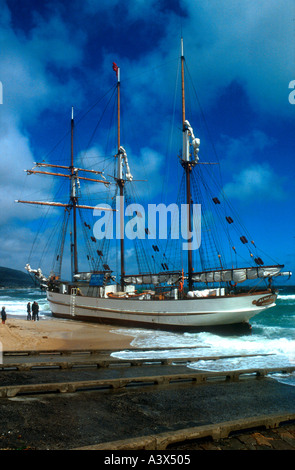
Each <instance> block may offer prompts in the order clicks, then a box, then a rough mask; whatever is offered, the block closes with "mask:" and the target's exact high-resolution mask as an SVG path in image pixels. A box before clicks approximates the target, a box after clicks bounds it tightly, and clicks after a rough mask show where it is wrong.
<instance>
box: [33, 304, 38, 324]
mask: <svg viewBox="0 0 295 470" xmlns="http://www.w3.org/2000/svg"><path fill="white" fill-rule="evenodd" d="M32 314H33V320H34V321H36V319H37V320H39V305H38V304H37V302H36V301H35V302H34V303H33V305H32Z"/></svg>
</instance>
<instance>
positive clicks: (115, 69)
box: [113, 62, 119, 76]
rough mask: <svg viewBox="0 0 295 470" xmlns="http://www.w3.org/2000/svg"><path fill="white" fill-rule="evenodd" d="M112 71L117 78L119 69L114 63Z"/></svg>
mask: <svg viewBox="0 0 295 470" xmlns="http://www.w3.org/2000/svg"><path fill="white" fill-rule="evenodd" d="M113 70H114V71H115V72H116V75H117V76H118V70H119V67H118V65H117V64H115V62H113Z"/></svg>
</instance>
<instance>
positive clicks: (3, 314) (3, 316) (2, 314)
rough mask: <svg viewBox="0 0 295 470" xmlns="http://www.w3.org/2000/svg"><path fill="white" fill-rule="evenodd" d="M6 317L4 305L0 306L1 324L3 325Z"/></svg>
mask: <svg viewBox="0 0 295 470" xmlns="http://www.w3.org/2000/svg"><path fill="white" fill-rule="evenodd" d="M6 318H7V315H6V311H5V307H2V310H1V319H2V324H3V325H5V321H6Z"/></svg>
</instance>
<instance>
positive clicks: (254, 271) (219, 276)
mask: <svg viewBox="0 0 295 470" xmlns="http://www.w3.org/2000/svg"><path fill="white" fill-rule="evenodd" d="M283 267H284V265H276V266H263V267H251V268H239V269H223V270H216V271H208V272H200V273H194V274H193V276H192V278H193V281H194V282H234V283H236V282H237V283H238V282H244V281H246V280H251V279H257V278H268V277H274V276H279V275H290V273H289V272H288V273H281V270H282V268H283Z"/></svg>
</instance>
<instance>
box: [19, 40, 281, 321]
mask: <svg viewBox="0 0 295 470" xmlns="http://www.w3.org/2000/svg"><path fill="white" fill-rule="evenodd" d="M180 64H181V103H182V119H181V127H182V129H181V131H182V153H181V156H180V157H179V160H180V164H181V167H182V169H183V170H182V171H183V179H184V186H185V190H184V200H185V203H186V207H187V217H186V224H187V227H186V228H187V233H188V234H192V233H193V223H194V215H193V204H194V202H195V201H197V202H198V203H199V204H203V199H202V196H201V191H200V187H201V185H202V184H203V183H202V182H203V178H202V173H201V172H202V170H203V169H204V166H203V167H202V165H206V162H202V160H201V159H200V158H199V148H200V140H199V138H196V137H195V135H194V131H193V128H192V126H191V125H190V122H189V121H188V120H187V116H186V109H185V105H186V103H185V80H184V74H185V58H184V52H183V41H181V56H180ZM113 69H114V70H115V71H116V75H117V83H116V91H117V93H116V95H117V138H118V142H117V153H116V155H115V161H116V175H115V176H114V180H113V181H106V179H105V177H103V176H102V173H101V172H99V171H96V170H87V169H83V168H77V167H76V166H75V161H74V148H73V134H74V116H73V113H72V117H71V163H70V165H69V166H66V165H53V164H47V163H45V162H44V161H43V162H42V163H36V166H35V167H34V168H33V169H32V170H28V172H29V173H30V174H36V173H37V174H49V175H54V176H58V177H63V178H64V177H66V178H68V179H69V180H70V197H69V201H68V203H58V202H38V201H25V200H18V201H17V202H20V203H29V204H32V203H33V204H41V205H42V204H43V205H51V206H55V207H64V211H65V214H66V215H67V217H70V216H71V217H72V236H71V254H72V279H71V280H69V281H63V280H62V279H61V277H60V270H61V263H62V254H63V249H64V240H65V238H64V235H63V236H62V241H61V243H60V253H59V254H58V258H57V259H59V268H58V269H57V270H56V272H51V273H50V275H49V276H45V275H43V273H42V271H41V269H40V268H38V269H32V268H31V266H30V265H29V264H27V266H26V269H27V270H28V272H29V273H31V274H32V275H33V276H34V277H35V278H36V279H38V281H39V282H40V284H41V286H43V287H44V288H45V289H46V292H47V299H48V302H49V306H50V309H51V312H52V315H53V316H55V317H61V318H67V319H73V320H82V321H94V322H100V323H106V324H120V325H125V326H139V327H147V328H150V327H152V328H159V329H161V328H164V329H172V328H176V329H178V328H184V329H190V328H200V327H201V328H207V327H214V326H220V325H233V324H241V323H242V324H243V323H246V324H247V323H248V322H249V320H250V319H251V318H252V317H254V316H255V315H257V314H259V313H260V312H263V311H265V310H266V309H268V308H270V307H273V306H275V303H276V298H277V293H278V291H277V290H276V289H275V288H274V287H273V286H272V281H273V279H275V278H277V277H278V276H281V275H290V273H285V272H282V268H283V267H284V266H283V265H280V264H270V265H265V264H264V261H263V260H262V258H261V255H259V252H258V251H257V248H256V245H255V243H254V241H253V240H248V238H247V236H246V235H245V234H242V235H241V236H240V237H239V238H240V239H239V241H240V243H241V246H243V247H246V248H247V250H248V255H249V263H247V264H246V263H245V264H244V265H242V266H238V265H234V263H233V262H232V264H231V266H230V267H229V266H228V265H227V264H226V262H225V261H224V259H223V257H222V255H221V252H222V249H221V248H220V247H218V246H217V244H216V243H215V242H214V243H213V242H212V243H211V245H210V246H213V245H214V248H216V258H215V261H214V262H211V264H209V265H208V266H206V265H205V263H204V261H203V258H202V260H201V262H200V264H199V267H198V266H195V265H194V263H195V262H194V252H193V250H192V249H187V250H185V251H184V252H183V253H182V257H181V261H182V265H180V266H178V267H175V263H174V262H173V261H175V259H174V255H175V253H174V252H172V254H171V256H170V258H169V259H170V261H171V260H172V262H171V266H174V269H173V270H172V269H171V268H170V266H169V261H168V250H166V249H163V251H162V253H161V252H160V251H161V250H160V249H159V244H156V242H153V243H154V244H152V250H153V255H152V256H151V258H152V260H153V263H152V266H151V267H150V270H149V271H145V272H143V271H142V269H141V270H140V271H139V272H138V273H136V274H129V273H127V272H126V266H125V264H126V263H125V261H126V259H125V236H124V233H125V226H124V224H125V221H124V196H125V195H126V188H127V186H128V185H129V184H134V181H132V180H133V177H132V175H131V171H130V168H129V164H128V159H127V153H126V151H125V149H124V147H123V146H122V145H121V136H120V125H121V123H120V115H121V110H120V85H121V81H120V68H119V67H118V66H117V65H116V64H115V63H113ZM44 167H47V168H48V167H49V168H54V169H59V170H60V171H62V173H54V172H53V170H52V171H51V172H50V171H44ZM36 168H37V169H36ZM207 168H208V167H207ZM84 172H90V173H92V174H91V175H90V176H92V177H89V175H87V176H81V173H82V175H83V174H85V173H84ZM198 178H199V180H198ZM81 180H86V181H92V183H93V182H94V183H95V184H103V185H106V186H109V185H114V186H115V188H116V191H117V192H116V194H117V196H118V195H119V196H120V197H119V199H118V200H119V207H118V208H117V211H118V212H119V218H118V219H117V220H118V221H119V222H118V228H119V232H120V237H119V239H120V247H119V252H120V273H119V274H120V276H119V278H117V277H115V276H114V270H113V269H112V266H111V267H110V266H109V265H111V263H112V259H106V253H105V252H104V251H103V250H104V249H103V248H101V246H99V245H98V244H97V245H96V246H97V247H99V249H97V250H96V256H97V259H98V262H97V263H96V269H92V270H89V271H87V272H84V271H83V272H80V271H79V268H78V236H77V211H78V210H79V212H80V210H94V209H99V207H98V206H94V205H83V204H81V203H80V202H79V201H80V199H79V197H80V187H79V185H80V181H81ZM131 182H132V183H131ZM203 186H204V187H205V189H207V186H206V185H204V184H203ZM194 188H197V195H196V196H193V189H194ZM193 197H196V199H195V200H193ZM210 201H211V205H212V207H213V208H215V209H217V210H218V209H220V208H221V207H222V200H221V197H220V195H219V194H218V195H216V194H215V195H214V194H213V197H212V195H211V199H210ZM210 207H211V206H210ZM101 210H108V209H105V207H104V208H101ZM109 210H110V211H115V210H116V209H114V208H110V209H109ZM208 214H209V215H208ZM210 214H211V209H210V213H209V211H208V212H207V214H205V215H204V216H203V218H204V219H205V221H204V223H202V242H201V244H200V246H199V249H198V250H197V251H198V252H199V253H198V254H199V256H200V257H202V256H203V255H204V253H205V252H207V251H208V246H207V245H206V241H205V240H206V236H209V237H213V231H212V228H211V227H209V224H210V221H211V215H210ZM117 215H118V214H117ZM202 222H203V221H202ZM235 222H236V221H235V220H234V219H233V216H232V215H229V214H226V215H225V217H223V223H224V224H227V228H226V231H227V232H229V228H231V227H234V226H235ZM84 224H85V226H86V227H88V229H90V226H89V225H88V224H87V223H86V222H84ZM65 225H66V224H65ZM145 231H146V232H145V233H148V229H145ZM203 232H204V235H203ZM91 240H92V241H93V242H95V243H97V242H98V241H99V240H96V238H95V237H93V236H91ZM188 241H189V242H191V241H192V240H191V239H188ZM230 242H231V243H232V246H231V249H232V252H233V254H234V255H235V254H237V251H238V250H237V248H236V247H235V246H234V245H233V242H232V240H231V239H230ZM215 245H216V246H215ZM104 248H105V247H104ZM142 250H145V249H144V248H142ZM172 251H173V249H172ZM157 255H158V259H160V258H159V257H160V256H161V262H160V263H159V264H158V263H156V256H157ZM159 267H160V269H159ZM243 282H246V283H247V282H252V284H253V283H254V286H252V285H250V286H249V287H245V288H241V287H240V284H241V283H243ZM262 283H263V286H262V287H261V284H262Z"/></svg>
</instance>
